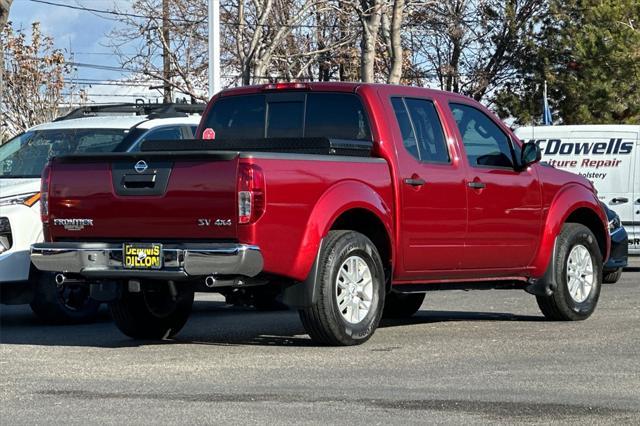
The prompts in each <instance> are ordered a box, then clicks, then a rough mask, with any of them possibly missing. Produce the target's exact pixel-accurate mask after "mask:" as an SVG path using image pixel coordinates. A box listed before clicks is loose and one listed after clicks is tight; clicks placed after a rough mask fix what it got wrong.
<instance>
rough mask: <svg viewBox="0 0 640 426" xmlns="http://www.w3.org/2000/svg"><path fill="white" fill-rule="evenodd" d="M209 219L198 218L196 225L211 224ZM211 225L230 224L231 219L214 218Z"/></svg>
mask: <svg viewBox="0 0 640 426" xmlns="http://www.w3.org/2000/svg"><path fill="white" fill-rule="evenodd" d="M211 222H212V221H211V219H205V218H200V219H198V226H211V225H212V223H211ZM213 226H231V219H216V220H215V221H214V222H213Z"/></svg>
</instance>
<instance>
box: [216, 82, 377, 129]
mask: <svg viewBox="0 0 640 426" xmlns="http://www.w3.org/2000/svg"><path fill="white" fill-rule="evenodd" d="M279 95H282V94H272V95H270V94H267V95H243V96H233V97H229V98H221V99H220V100H218V101H217V102H216V103H215V104H214V105H213V108H212V110H211V112H210V113H209V117H208V118H207V122H206V126H205V127H208V128H212V129H213V130H214V131H215V132H216V138H218V139H261V138H264V137H267V138H318V137H325V138H330V139H352V140H354V139H355V140H371V131H370V128H369V123H368V121H367V114H366V112H365V110H364V107H363V106H362V103H361V102H360V99H359V98H358V97H357V96H356V95H354V94H350V93H300V94H299V96H290V97H287V96H285V97H282V96H279ZM293 98H295V99H293Z"/></svg>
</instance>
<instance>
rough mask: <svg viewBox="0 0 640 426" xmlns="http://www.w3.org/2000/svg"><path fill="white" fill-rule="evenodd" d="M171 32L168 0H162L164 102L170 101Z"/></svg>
mask: <svg viewBox="0 0 640 426" xmlns="http://www.w3.org/2000/svg"><path fill="white" fill-rule="evenodd" d="M170 37H171V34H170V32H169V0H162V40H163V43H162V76H163V77H164V79H165V81H164V82H163V85H162V86H163V88H164V102H165V103H171V84H169V80H171V58H170V57H169V55H170V52H169V49H170V48H171V38H170Z"/></svg>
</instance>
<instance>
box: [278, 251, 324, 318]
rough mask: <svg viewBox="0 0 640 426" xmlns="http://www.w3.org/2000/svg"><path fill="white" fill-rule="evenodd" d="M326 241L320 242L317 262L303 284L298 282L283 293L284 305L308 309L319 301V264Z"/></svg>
mask: <svg viewBox="0 0 640 426" xmlns="http://www.w3.org/2000/svg"><path fill="white" fill-rule="evenodd" d="M323 244H324V239H323V240H322V241H320V247H319V248H318V253H317V254H316V260H315V261H314V262H313V265H312V266H311V271H310V272H309V275H308V276H307V279H305V280H304V281H303V282H297V283H295V284H292V285H290V286H289V287H287V288H285V289H284V290H283V292H282V303H284V304H285V305H287V306H289V307H290V308H296V309H299V308H307V307H309V306H312V305H313V304H314V303H316V301H317V300H318V291H319V290H318V289H319V286H318V282H317V280H318V266H319V265H318V264H319V263H320V253H322V245H323Z"/></svg>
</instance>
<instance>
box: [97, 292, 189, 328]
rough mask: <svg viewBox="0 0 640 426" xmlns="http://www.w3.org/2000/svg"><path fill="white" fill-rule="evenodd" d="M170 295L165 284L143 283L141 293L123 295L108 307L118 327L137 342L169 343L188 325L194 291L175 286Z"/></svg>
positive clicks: (124, 293) (123, 293) (125, 293)
mask: <svg viewBox="0 0 640 426" xmlns="http://www.w3.org/2000/svg"><path fill="white" fill-rule="evenodd" d="M175 286H176V290H177V295H176V297H175V299H174V297H173V296H172V295H171V291H170V287H169V284H168V283H167V282H166V281H150V280H149V281H143V282H141V283H140V287H141V288H140V292H138V293H131V292H129V291H123V292H122V296H121V297H120V298H119V299H118V300H116V301H114V302H111V303H110V304H109V309H110V310H111V316H112V317H113V320H114V321H115V323H116V326H117V327H118V328H119V329H120V331H121V332H122V333H124V334H125V335H127V336H129V337H132V338H134V339H153V340H155V339H166V338H168V337H172V336H174V335H176V334H177V333H178V332H179V331H180V330H181V329H182V327H183V326H184V325H185V323H186V322H187V319H188V318H189V314H191V307H192V305H193V287H191V286H190V285H188V284H183V285H179V284H177V283H176V284H175Z"/></svg>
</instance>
